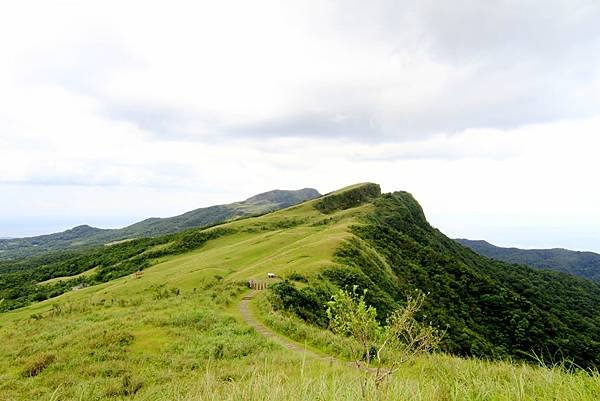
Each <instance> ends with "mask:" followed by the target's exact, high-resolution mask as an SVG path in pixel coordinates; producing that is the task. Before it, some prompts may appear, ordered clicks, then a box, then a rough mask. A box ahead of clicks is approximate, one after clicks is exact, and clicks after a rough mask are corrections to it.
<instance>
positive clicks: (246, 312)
mask: <svg viewBox="0 0 600 401" xmlns="http://www.w3.org/2000/svg"><path fill="white" fill-rule="evenodd" d="M256 293H257V291H251V292H250V293H248V294H246V295H245V296H244V298H242V302H240V305H239V309H240V314H241V315H242V319H243V320H244V322H246V324H248V325H249V326H250V327H252V328H254V330H256V331H257V332H258V333H260V334H262V335H263V336H265V337H266V338H268V339H270V340H273V341H275V342H276V343H278V344H280V345H282V346H283V347H285V348H287V349H289V350H291V351H294V352H298V353H303V354H304V355H306V356H308V357H310V358H313V359H318V360H321V361H323V362H328V363H333V362H338V360H337V359H336V358H334V357H331V356H323V355H319V354H317V353H315V352H313V351H311V350H308V349H306V348H304V347H302V346H301V345H300V344H298V343H295V342H292V341H290V340H289V339H287V338H285V337H283V336H281V335H279V334H277V333H275V332H274V331H273V330H271V329H269V328H268V327H267V326H265V325H264V324H262V323H260V322H259V321H258V320H256V319H255V318H254V316H252V312H250V309H249V307H248V305H249V304H250V301H251V300H252V298H254V296H255V295H256Z"/></svg>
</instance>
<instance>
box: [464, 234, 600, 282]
mask: <svg viewBox="0 0 600 401" xmlns="http://www.w3.org/2000/svg"><path fill="white" fill-rule="evenodd" d="M456 241H457V242H458V243H459V244H461V245H464V246H466V247H468V248H471V249H472V250H473V251H475V252H477V253H478V254H480V255H483V256H485V257H488V258H491V259H496V260H501V261H503V262H507V263H517V264H522V265H527V266H531V267H537V268H539V269H550V270H556V271H560V272H564V273H569V274H574V275H576V276H580V277H583V278H587V279H589V280H593V281H595V282H596V283H600V255H599V254H597V253H594V252H579V251H570V250H568V249H560V248H554V249H519V248H502V247H499V246H495V245H492V244H490V243H489V242H486V241H481V240H479V241H474V240H468V239H463V238H461V239H457V240H456Z"/></svg>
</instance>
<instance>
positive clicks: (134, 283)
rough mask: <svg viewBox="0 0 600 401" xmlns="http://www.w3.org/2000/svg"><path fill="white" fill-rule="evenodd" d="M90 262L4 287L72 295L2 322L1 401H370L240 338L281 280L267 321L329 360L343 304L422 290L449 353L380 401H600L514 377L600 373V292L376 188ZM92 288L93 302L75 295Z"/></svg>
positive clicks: (377, 301) (121, 248)
mask: <svg viewBox="0 0 600 401" xmlns="http://www.w3.org/2000/svg"><path fill="white" fill-rule="evenodd" d="M77 257H78V258H82V259H77V260H75V259H68V258H66V259H61V260H49V261H47V263H46V264H44V263H40V264H39V265H38V266H37V267H36V268H35V269H33V270H32V271H30V272H29V273H30V274H31V275H30V276H18V275H20V274H24V273H23V272H20V273H11V274H5V275H1V276H0V281H1V280H2V279H6V277H13V278H19V279H21V280H30V282H29V283H28V285H27V286H25V287H22V290H23V294H25V295H26V296H27V293H28V291H38V289H41V290H42V291H44V290H48V289H56V294H60V293H63V292H65V291H66V292H65V293H64V294H62V295H60V296H56V297H53V298H50V299H46V300H43V301H41V302H35V303H33V304H31V305H29V306H26V307H22V308H18V309H15V310H12V311H6V312H4V313H1V314H0V400H2V401H4V400H30V399H46V400H50V399H53V400H56V399H61V400H63V399H65V400H66V399H86V400H99V399H130V398H131V399H138V400H164V399H178V400H204V399H218V400H226V399H230V400H240V399H262V400H292V399H293V400H301V399H304V400H314V399H322V400H339V399H349V400H352V399H361V394H360V389H359V383H360V381H361V375H360V374H359V372H358V371H356V370H355V369H353V368H349V367H348V366H346V365H344V364H336V363H324V362H323V361H320V360H313V359H310V358H303V356H302V354H296V353H293V352H290V350H288V349H285V348H282V347H279V346H278V345H277V344H274V343H273V342H270V341H268V340H266V339H265V338H264V337H262V336H261V335H260V334H259V333H257V332H256V331H254V330H252V329H251V328H249V327H248V326H246V325H245V324H243V323H242V322H241V319H240V317H239V312H238V309H237V303H238V301H239V299H240V297H241V296H242V295H243V294H244V293H245V291H246V284H245V283H246V281H247V280H249V279H253V280H257V281H262V282H267V281H269V280H268V279H267V278H266V273H268V272H273V273H276V274H277V276H279V277H280V278H284V279H286V278H287V279H288V280H286V281H280V279H275V280H271V281H270V287H271V290H269V291H267V293H268V294H270V295H269V299H273V297H278V296H281V294H282V292H283V291H287V294H288V295H289V294H291V295H293V296H292V297H288V298H286V299H287V300H288V302H287V303H285V304H284V308H285V309H284V310H281V309H279V310H273V309H272V307H270V306H268V305H269V302H268V301H267V299H266V298H265V297H261V298H260V299H259V300H258V301H259V304H260V303H261V302H262V305H267V306H266V307H260V306H259V305H256V313H257V314H259V315H260V316H261V319H264V321H265V323H267V324H270V325H272V327H273V328H274V329H275V330H278V331H279V332H282V333H285V334H286V335H288V336H291V337H295V338H296V339H297V340H298V341H299V342H300V343H301V344H304V345H305V346H306V347H308V348H311V349H314V350H315V351H317V352H324V351H328V352H329V351H330V350H329V349H327V347H326V346H325V345H324V342H322V341H321V342H319V339H323V338H327V339H331V338H332V337H331V336H333V334H331V333H330V332H328V331H327V330H326V329H325V328H324V327H322V322H321V321H320V320H319V317H320V314H321V313H324V308H323V305H322V300H323V299H327V298H328V296H329V294H330V293H331V292H332V291H334V290H335V288H339V287H343V286H345V285H348V284H358V285H360V286H361V287H363V288H369V291H368V293H367V294H368V300H369V302H370V303H371V304H372V305H375V306H376V307H377V310H378V312H379V313H380V315H381V318H384V317H385V315H386V314H387V313H389V311H390V310H392V309H393V308H394V307H396V306H398V305H401V304H402V303H403V301H404V299H405V296H406V294H407V293H408V292H412V291H414V290H415V288H418V289H420V290H422V291H424V292H428V293H429V296H428V304H427V305H426V310H424V311H423V315H421V316H420V318H421V319H423V320H427V321H432V322H433V324H435V325H437V326H438V327H441V328H446V326H447V325H448V324H449V325H450V326H449V327H447V334H446V337H445V339H444V343H443V350H444V351H445V352H444V353H439V354H434V355H427V356H423V357H421V358H419V359H418V360H417V361H415V363H414V364H411V365H407V366H406V367H405V368H404V369H403V370H402V371H401V372H400V374H399V375H398V376H397V377H396V378H395V379H394V380H393V381H392V382H390V383H389V385H387V386H386V387H385V388H384V389H382V390H380V391H379V392H378V394H379V395H378V397H379V399H385V400H397V399H407V400H439V399H447V400H471V399H472V400H475V399H478V400H480V399H494V400H517V399H520V400H525V399H528V400H547V399H577V400H594V399H597V398H598V396H600V382H599V381H598V380H599V379H598V376H597V375H596V374H589V373H587V372H585V371H576V372H573V373H569V372H567V371H566V370H564V369H561V368H559V367H539V366H530V365H528V364H524V363H522V362H515V363H510V362H509V361H508V360H507V358H509V357H510V358H513V359H521V360H526V359H530V358H529V356H528V355H527V353H528V352H536V353H538V352H539V354H540V355H542V356H543V357H544V358H545V360H547V361H548V360H550V359H551V358H550V357H553V358H555V359H557V358H556V356H557V352H558V353H559V354H560V355H561V356H564V357H567V358H571V359H573V360H575V361H577V362H578V363H579V364H580V365H584V366H588V367H593V366H597V362H598V359H597V358H598V356H599V355H600V354H599V353H598V348H597V347H598V343H597V342H595V341H596V340H595V339H597V338H600V337H599V336H598V334H599V333H598V328H599V327H600V324H599V323H598V321H597V319H598V317H597V310H599V309H598V307H599V306H600V287H598V286H597V285H595V284H593V283H590V282H587V281H585V280H580V279H577V278H573V277H571V276H567V275H562V274H560V273H552V272H542V271H537V270H533V269H528V268H525V267H515V266H512V265H507V264H503V263H501V262H495V261H490V260H488V259H486V258H483V257H481V256H479V255H476V254H475V253H473V252H471V251H469V250H467V249H465V248H463V247H461V246H460V245H458V244H456V243H455V242H453V241H452V240H450V239H448V238H447V237H445V236H443V234H441V233H440V232H438V231H437V230H435V229H433V228H432V227H430V226H429V224H428V223H427V221H426V219H425V217H424V215H423V212H422V210H421V209H420V207H419V205H418V204H417V203H416V201H415V200H414V199H413V198H412V196H410V195H409V194H408V193H405V192H397V193H393V194H384V195H381V194H380V193H379V188H378V186H376V185H374V184H362V185H357V186H354V187H350V188H347V189H344V190H340V191H337V192H334V193H332V194H330V195H328V196H327V197H324V198H321V199H315V200H311V201H308V202H305V203H302V204H300V205H296V206H292V207H290V208H287V209H284V210H279V211H276V212H273V213H269V214H266V215H264V216H259V217H251V218H246V219H241V220H236V221H231V222H227V223H224V224H221V225H218V226H214V227H211V228H208V229H192V230H188V231H185V232H182V233H177V234H172V235H168V236H164V237H158V238H151V239H137V240H134V241H129V242H126V243H120V244H115V245H112V246H110V247H104V249H102V250H95V251H90V252H88V253H85V254H84V255H79V256H77ZM59 266H60V267H61V268H62V269H63V271H61V272H59V273H57V272H53V273H52V274H60V276H56V277H64V276H71V275H76V274H81V273H82V272H84V271H88V270H91V269H94V270H93V271H91V272H90V274H88V275H84V276H78V277H76V278H73V279H67V278H64V279H62V280H64V281H61V280H59V282H51V283H48V284H38V285H36V284H37V283H39V281H44V280H48V279H49V278H51V277H47V276H48V275H44V274H43V273H44V272H48V271H51V270H52V269H53V268H54V267H59ZM69 269H71V270H69ZM140 269H141V272H142V273H134V272H136V271H138V270H140ZM67 272H70V273H71V274H65V273H67ZM37 274H39V277H37V276H36V275H37ZM52 274H50V275H52ZM11 275H14V276H11ZM42 278H44V280H41V279H42ZM38 279H39V280H38ZM69 280H72V281H69ZM60 282H62V283H63V284H62V287H60V285H61V284H59V283H60ZM78 283H85V284H88V285H89V287H86V288H82V289H79V290H70V288H71V287H73V286H75V284H78ZM9 284H10V283H9ZM11 291H12V287H10V285H6V282H5V284H4V286H2V284H1V283H0V299H1V298H4V302H3V303H2V304H0V307H3V305H4V307H6V304H7V303H10V302H12V301H11V300H14V299H17V298H15V297H14V296H15V295H18V294H13V293H11ZM23 294H21V295H23ZM30 301H34V299H27V302H30ZM280 305H281V304H280ZM309 312H310V313H309ZM425 315H426V316H425ZM524 319H525V320H527V322H524ZM307 333H308V334H307ZM335 341H337V340H335ZM325 343H331V341H325ZM452 355H462V356H463V357H457V356H452ZM470 356H483V357H484V359H486V360H487V359H496V362H492V361H485V360H483V359H472V358H471V357H470ZM374 394H375V393H374Z"/></svg>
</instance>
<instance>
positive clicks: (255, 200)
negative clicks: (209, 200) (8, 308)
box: [0, 188, 319, 273]
mask: <svg viewBox="0 0 600 401" xmlns="http://www.w3.org/2000/svg"><path fill="white" fill-rule="evenodd" d="M318 196H319V192H317V191H316V190H315V189H312V188H305V189H300V190H297V191H282V190H274V191H269V192H265V193H262V194H258V195H255V196H253V197H251V198H248V199H246V200H245V201H242V202H235V203H231V204H227V205H217V206H210V207H206V208H201V209H196V210H192V211H190V212H187V213H184V214H182V215H179V216H175V217H169V218H150V219H146V220H143V221H140V222H138V223H135V224H132V225H130V226H127V227H124V228H120V229H100V228H95V227H90V226H87V225H82V226H77V227H75V228H73V229H70V230H67V231H64V232H61V233H55V234H49V235H40V236H37V237H30V238H12V239H0V260H14V259H18V258H24V257H29V256H34V255H42V254H44V253H46V252H48V251H57V250H77V249H82V248H91V247H93V246H97V245H102V244H107V243H111V242H114V241H121V240H125V239H133V238H141V237H155V236H160V235H166V234H173V233H177V232H180V231H183V230H187V229H190V228H195V227H205V226H210V225H213V224H215V223H220V222H223V221H226V220H231V219H235V218H239V217H245V216H254V215H260V214H263V213H267V212H270V211H273V210H279V209H282V208H286V207H288V206H292V205H295V204H298V203H300V202H303V201H306V200H309V199H313V198H316V197H318ZM0 273H1V270H0Z"/></svg>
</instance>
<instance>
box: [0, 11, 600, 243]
mask: <svg viewBox="0 0 600 401" xmlns="http://www.w3.org/2000/svg"><path fill="white" fill-rule="evenodd" d="M599 20H600V2H598V1H596V0H565V1H553V0H544V1H529V0H519V1H509V0H504V1H488V2H482V1H478V0H455V1H452V2H442V1H429V0H421V1H401V0H393V1H388V0H372V1H368V2H365V1H359V0H346V1H330V0H318V1H294V2H289V1H262V0H254V1H251V2H250V1H229V0H224V1H218V2H216V1H213V2H208V1H189V2H187V1H177V0H171V1H168V2H167V1H161V2H158V1H149V0H147V1H140V2H138V1H127V2H123V1H111V0H104V1H56V2H48V1H30V0H22V1H19V2H10V4H9V3H7V4H4V5H2V6H1V9H0V60H1V62H0V237H20V236H29V235H37V234H42V233H49V232H55V231H61V230H64V229H66V228H69V227H72V226H75V225H78V224H91V225H94V226H99V227H120V226H123V225H126V224H130V223H133V222H135V221H137V220H139V219H142V218H146V217H150V216H160V217H166V216H172V215H176V214H180V213H182V212H185V211H187V210H191V209H195V208H198V207H203V206H209V205H213V204H218V203H228V202H232V201H237V200H242V199H245V198H247V197H249V196H251V195H254V194H256V193H259V192H264V191H267V190H271V189H275V188H279V189H298V188H303V187H314V188H316V189H318V190H319V191H320V192H322V193H325V192H328V191H332V190H335V189H338V188H340V187H343V186H346V185H349V184H353V183H356V182H364V181H370V182H376V183H379V184H381V186H382V189H383V190H384V191H386V192H389V191H395V190H406V191H409V192H411V193H413V195H414V196H415V197H416V198H417V200H418V201H419V202H420V203H421V204H422V206H423V207H424V209H425V212H426V214H427V216H428V219H429V221H430V222H431V223H432V225H434V226H436V227H438V228H439V229H441V230H442V231H443V232H445V233H446V234H447V235H449V236H451V237H464V238H471V239H486V240H489V241H490V242H492V243H495V244H498V245H503V246H519V247H524V248H535V247H544V248H545V247H564V248H570V249H578V250H593V251H597V252H600V207H598V205H600V185H598V182H599V180H598V175H599V173H600V154H599V153H600V25H599V24H598V21H599Z"/></svg>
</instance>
